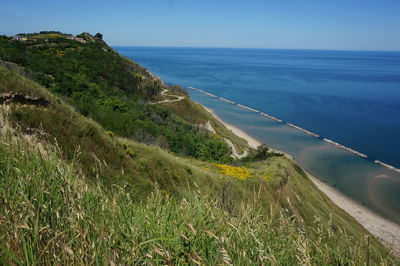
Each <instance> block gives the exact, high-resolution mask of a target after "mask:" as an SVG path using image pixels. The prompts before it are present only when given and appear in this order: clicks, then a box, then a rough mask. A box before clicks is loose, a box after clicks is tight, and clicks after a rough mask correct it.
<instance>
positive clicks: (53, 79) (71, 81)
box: [0, 32, 231, 162]
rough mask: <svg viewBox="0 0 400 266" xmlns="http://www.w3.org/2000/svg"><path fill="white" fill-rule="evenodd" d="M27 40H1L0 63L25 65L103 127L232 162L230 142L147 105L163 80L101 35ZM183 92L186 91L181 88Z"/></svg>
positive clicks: (200, 156)
mask: <svg viewBox="0 0 400 266" xmlns="http://www.w3.org/2000/svg"><path fill="white" fill-rule="evenodd" d="M26 36H28V37H29V40H28V41H14V40H11V39H10V38H8V37H5V36H0V59H1V60H3V61H4V62H6V63H3V65H5V66H8V65H9V62H11V63H16V64H18V65H19V66H22V67H23V68H24V70H25V72H26V73H25V74H26V76H28V77H32V78H33V79H34V80H36V81H37V82H39V83H40V84H41V85H43V86H45V87H47V88H48V89H49V90H50V91H51V92H53V93H55V94H56V95H59V96H60V97H61V98H62V99H63V100H65V101H66V102H68V103H69V104H71V105H72V106H74V107H75V108H77V109H78V111H79V112H81V113H82V114H83V115H85V116H87V117H90V118H92V119H93V120H95V121H97V122H98V123H99V124H100V125H101V126H102V127H104V128H106V129H107V130H110V131H113V132H114V133H116V134H118V135H120V136H123V137H126V138H130V139H134V140H136V141H139V142H142V143H146V144H154V145H158V146H160V147H162V148H164V149H168V150H170V151H172V152H175V153H179V154H182V155H185V156H191V157H194V158H198V159H201V160H210V161H219V162H227V161H230V160H231V157H230V149H229V147H228V146H227V145H226V143H225V142H224V141H223V140H222V139H221V138H218V137H216V136H214V135H210V134H208V132H207V131H206V130H204V129H200V128H198V127H196V126H193V125H192V124H191V123H189V122H187V121H185V120H184V119H182V118H180V117H179V115H177V114H175V115H174V114H173V113H172V112H171V111H169V110H168V109H167V108H164V107H162V106H158V105H148V104H145V103H146V102H147V101H149V100H151V99H153V98H155V97H157V95H158V94H159V93H160V91H161V90H162V89H164V88H169V89H170V90H174V91H178V90H179V87H178V88H177V87H168V86H164V85H163V84H162V82H161V81H160V80H158V79H156V78H154V77H152V75H151V74H150V73H149V72H148V71H147V70H145V69H144V68H142V67H141V66H139V65H138V64H136V63H134V62H132V61H130V60H127V59H125V58H123V57H121V56H120V55H119V54H118V53H116V52H114V51H113V50H112V49H111V48H110V47H108V46H107V45H106V44H105V43H104V42H103V41H102V40H101V37H102V36H101V34H97V35H96V36H91V35H90V34H87V33H83V34H81V35H78V36H77V37H79V38H82V39H83V40H85V43H81V42H79V41H76V40H70V39H67V35H65V34H61V33H59V32H41V33H39V34H27V35H26ZM180 90H182V89H180Z"/></svg>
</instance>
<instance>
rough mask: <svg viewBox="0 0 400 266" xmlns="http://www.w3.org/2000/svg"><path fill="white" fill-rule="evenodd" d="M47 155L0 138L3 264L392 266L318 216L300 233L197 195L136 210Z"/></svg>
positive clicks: (118, 190)
mask: <svg viewBox="0 0 400 266" xmlns="http://www.w3.org/2000/svg"><path fill="white" fill-rule="evenodd" d="M58 152H59V151H57V150H54V151H52V152H50V153H49V155H47V157H44V156H43V155H42V154H41V153H40V152H39V151H36V150H34V149H33V148H32V147H29V145H27V144H25V143H23V142H20V141H15V140H13V139H12V138H11V137H10V136H4V135H3V136H1V137H0V154H1V157H0V206H1V216H0V259H1V261H0V262H1V263H3V264H21V265H22V264H29V265H37V264H54V263H56V264H58V263H59V264H111V265H113V264H142V263H144V262H151V263H153V264H185V263H189V264H193V265H194V264H198V265H200V264H211V265H212V264H228V265H229V264H231V265H248V264H285V265H293V264H302V265H304V264H315V265H325V264H336V265H344V264H352V265H362V264H366V263H367V262H368V261H369V260H371V261H372V262H374V263H382V264H394V263H396V262H398V261H395V260H394V259H393V258H392V257H390V256H389V255H388V254H382V256H374V257H371V256H370V255H369V256H368V255H367V254H369V252H368V250H369V247H368V239H367V238H364V239H358V240H355V239H354V238H352V237H351V236H349V235H347V233H346V232H345V231H344V230H342V229H341V228H340V227H338V228H335V229H333V228H326V227H325V226H324V225H323V223H321V221H319V220H318V219H317V218H316V219H315V220H314V222H313V223H312V225H307V226H306V225H303V226H299V221H297V218H296V216H291V215H290V211H288V210H285V209H283V210H282V211H281V212H280V213H279V214H278V215H267V214H264V213H261V212H259V211H258V210H257V209H253V208H249V207H250V206H245V205H244V206H242V211H241V212H240V214H238V215H231V214H230V213H227V212H226V211H224V210H223V209H221V207H220V206H221V204H220V202H218V200H215V199H212V198H211V197H209V195H207V194H205V193H204V192H201V191H199V190H197V189H193V190H192V194H191V196H190V197H187V198H186V199H182V200H178V199H175V198H173V197H170V196H168V195H165V194H164V193H163V192H162V191H160V190H156V191H155V192H153V193H152V194H150V195H149V197H148V199H147V200H146V201H143V202H141V203H138V202H136V201H134V200H133V199H132V196H131V194H130V193H127V192H126V191H125V189H124V188H123V187H119V186H113V187H112V193H108V192H105V191H104V190H103V188H102V185H101V184H100V183H97V184H96V183H93V182H91V183H87V182H85V179H84V178H83V177H82V176H80V175H79V174H77V173H76V171H75V170H74V169H73V166H72V165H70V164H65V163H64V162H63V161H62V160H60V159H59V157H58V155H57V154H58Z"/></svg>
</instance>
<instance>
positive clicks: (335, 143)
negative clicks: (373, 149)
mask: <svg viewBox="0 0 400 266" xmlns="http://www.w3.org/2000/svg"><path fill="white" fill-rule="evenodd" d="M188 88H189V89H192V90H195V91H198V92H200V93H203V94H205V95H207V96H210V97H212V98H215V99H218V100H221V101H223V102H226V103H230V104H233V105H236V106H238V107H240V108H243V109H246V110H249V111H251V112H255V113H258V114H260V115H262V116H265V117H268V118H269V119H272V120H274V121H275V122H278V123H281V124H284V125H287V126H289V127H292V128H294V129H297V130H299V131H301V132H303V133H305V134H307V135H309V136H312V137H314V138H317V139H320V140H321V141H325V142H327V143H329V144H332V145H334V146H335V147H337V148H340V149H342V150H345V151H348V152H350V153H352V154H354V155H356V156H359V157H361V158H363V159H366V160H369V161H371V162H373V163H376V164H379V165H381V166H383V167H386V168H388V169H390V170H392V171H395V172H397V173H400V168H396V167H394V166H392V165H389V164H387V163H385V162H381V161H379V160H376V159H371V158H370V157H369V156H368V155H366V154H364V153H361V152H359V151H356V150H354V149H352V148H350V147H347V146H344V145H342V144H340V143H337V142H335V141H333V140H330V139H327V138H324V137H322V136H321V135H318V134H317V133H314V132H312V131H309V130H307V129H304V128H302V127H300V126H297V125H294V124H291V123H288V122H286V121H283V120H281V119H279V118H276V117H274V116H272V115H270V114H267V113H264V112H261V111H259V110H256V109H254V108H251V107H249V106H245V105H242V104H239V103H236V102H233V101H230V100H228V99H225V98H222V97H219V96H217V95H214V94H211V93H209V92H206V91H203V90H200V89H197V88H194V87H191V86H189V87H188Z"/></svg>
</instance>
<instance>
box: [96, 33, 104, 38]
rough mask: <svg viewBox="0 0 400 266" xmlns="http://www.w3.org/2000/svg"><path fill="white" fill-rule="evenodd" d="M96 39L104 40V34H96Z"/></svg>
mask: <svg viewBox="0 0 400 266" xmlns="http://www.w3.org/2000/svg"><path fill="white" fill-rule="evenodd" d="M94 37H97V38H99V39H103V34H101V33H100V32H98V33H96V35H94Z"/></svg>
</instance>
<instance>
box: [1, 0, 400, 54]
mask: <svg viewBox="0 0 400 266" xmlns="http://www.w3.org/2000/svg"><path fill="white" fill-rule="evenodd" d="M41 30H59V31H63V32H68V33H74V34H77V33H80V32H83V31H88V32H90V33H93V34H94V33H96V32H101V33H103V35H104V39H105V41H107V42H108V43H109V44H110V45H132V46H192V47H249V48H289V49H292V48H293V49H340V50H343V49H344V50H400V0H114V1H112V0H96V1H94V0H79V1H78V0H65V1H64V0H1V4H0V34H6V35H12V34H16V33H20V32H35V31H41Z"/></svg>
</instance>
